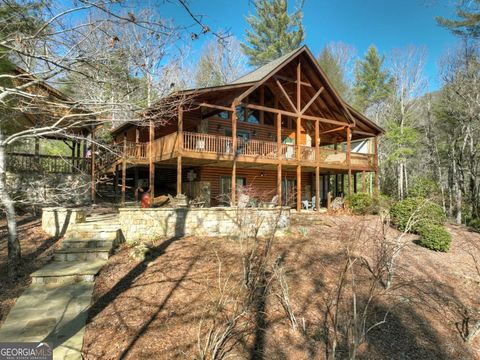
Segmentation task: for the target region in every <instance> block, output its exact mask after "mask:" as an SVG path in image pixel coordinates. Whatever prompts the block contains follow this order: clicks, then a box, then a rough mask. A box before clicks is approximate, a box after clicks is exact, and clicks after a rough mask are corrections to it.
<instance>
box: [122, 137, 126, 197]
mask: <svg viewBox="0 0 480 360" xmlns="http://www.w3.org/2000/svg"><path fill="white" fill-rule="evenodd" d="M126 189H127V136H126V134H124V135H123V156H122V206H125V191H126Z"/></svg>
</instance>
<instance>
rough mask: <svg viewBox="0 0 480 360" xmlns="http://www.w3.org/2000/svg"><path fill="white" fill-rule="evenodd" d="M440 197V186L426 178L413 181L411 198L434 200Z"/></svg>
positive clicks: (409, 194) (410, 191)
mask: <svg viewBox="0 0 480 360" xmlns="http://www.w3.org/2000/svg"><path fill="white" fill-rule="evenodd" d="M439 195H440V189H439V187H438V184H437V183H436V182H435V181H433V180H431V179H429V178H425V177H418V178H416V179H413V186H412V187H411V188H410V189H409V190H408V196H409V197H423V198H432V197H437V196H439Z"/></svg>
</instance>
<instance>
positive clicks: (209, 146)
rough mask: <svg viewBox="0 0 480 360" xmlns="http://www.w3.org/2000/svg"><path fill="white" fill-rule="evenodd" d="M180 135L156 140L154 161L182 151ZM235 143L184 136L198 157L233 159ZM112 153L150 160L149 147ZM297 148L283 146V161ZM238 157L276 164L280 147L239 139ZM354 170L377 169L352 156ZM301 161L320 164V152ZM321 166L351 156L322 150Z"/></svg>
mask: <svg viewBox="0 0 480 360" xmlns="http://www.w3.org/2000/svg"><path fill="white" fill-rule="evenodd" d="M178 145H179V144H178V133H176V132H175V133H172V134H169V135H167V136H163V137H161V138H158V139H156V140H155V141H154V142H153V145H152V150H153V158H154V160H155V161H159V160H164V159H167V158H169V157H170V156H172V155H173V153H174V152H175V151H176V150H177V149H178ZM232 149H233V139H232V137H230V136H221V135H211V134H201V133H194V132H184V133H183V150H186V151H189V152H196V153H209V154H218V155H232ZM111 152H112V153H113V154H117V158H118V157H122V156H123V154H124V153H125V155H126V157H127V159H128V158H135V159H143V160H146V159H148V157H149V154H150V151H149V143H134V142H126V144H125V145H124V144H123V143H119V144H116V145H114V146H113V147H112V149H111ZM296 152H297V147H296V145H295V144H281V146H280V158H281V159H282V160H296V159H297V156H296V155H297V153H296ZM237 155H239V156H245V157H256V158H263V159H272V160H275V159H277V158H278V157H279V154H278V144H277V143H276V142H273V141H261V140H255V139H243V138H238V139H237ZM350 159H351V164H352V166H360V167H373V166H374V155H373V154H360V153H351V154H350ZM300 160H302V161H307V162H311V163H312V165H313V164H314V163H315V162H316V149H315V147H314V146H308V145H301V146H300ZM319 160H320V166H322V164H323V165H335V166H345V167H346V166H347V153H346V152H344V151H338V150H335V149H330V148H325V147H321V148H320V159H319Z"/></svg>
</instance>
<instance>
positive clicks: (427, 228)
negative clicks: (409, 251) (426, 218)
mask: <svg viewBox="0 0 480 360" xmlns="http://www.w3.org/2000/svg"><path fill="white" fill-rule="evenodd" d="M418 234H419V235H420V245H422V246H423V247H426V248H427V249H431V250H435V251H443V252H447V251H448V250H449V249H450V244H451V243H452V235H450V233H449V232H448V231H447V229H445V228H444V227H443V226H441V225H437V224H429V223H423V224H422V225H420V226H419V227H418Z"/></svg>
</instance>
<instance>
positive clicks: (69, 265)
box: [31, 259, 107, 284]
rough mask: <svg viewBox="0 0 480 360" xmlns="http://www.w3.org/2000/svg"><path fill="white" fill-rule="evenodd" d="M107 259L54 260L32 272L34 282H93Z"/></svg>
mask: <svg viewBox="0 0 480 360" xmlns="http://www.w3.org/2000/svg"><path fill="white" fill-rule="evenodd" d="M106 262H107V261H106V260H103V259H96V260H89V261H53V262H51V263H49V264H47V265H45V266H44V267H43V268H41V269H39V270H37V271H35V272H34V273H32V275H31V277H32V284H66V283H72V282H79V281H87V282H92V281H94V280H95V275H96V274H97V273H98V272H99V271H100V269H101V268H102V266H104V265H105V264H106Z"/></svg>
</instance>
